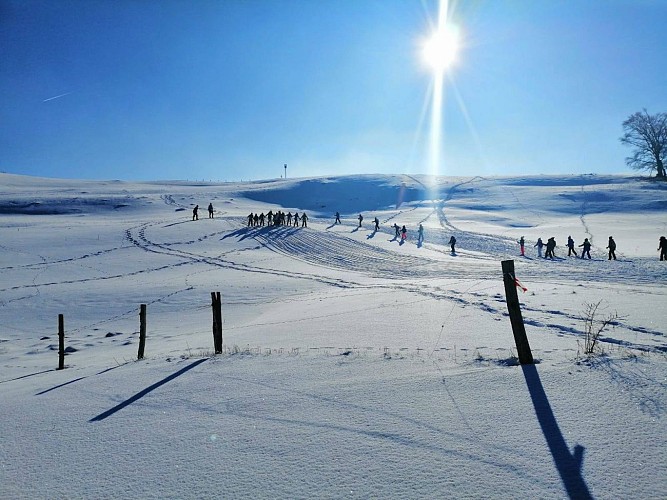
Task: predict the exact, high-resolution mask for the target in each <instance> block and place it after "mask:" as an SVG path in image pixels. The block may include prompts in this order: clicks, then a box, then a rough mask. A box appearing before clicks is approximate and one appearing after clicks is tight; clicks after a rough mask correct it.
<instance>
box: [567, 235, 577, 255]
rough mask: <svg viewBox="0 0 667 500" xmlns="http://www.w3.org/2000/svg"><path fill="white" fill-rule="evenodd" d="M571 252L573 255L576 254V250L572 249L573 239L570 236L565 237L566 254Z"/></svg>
mask: <svg viewBox="0 0 667 500" xmlns="http://www.w3.org/2000/svg"><path fill="white" fill-rule="evenodd" d="M571 254H574V256H575V257H576V256H577V251H576V250H575V249H574V240H573V239H572V236H568V237H567V256H568V257H569V256H570V255H571Z"/></svg>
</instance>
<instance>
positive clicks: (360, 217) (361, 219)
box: [359, 214, 364, 227]
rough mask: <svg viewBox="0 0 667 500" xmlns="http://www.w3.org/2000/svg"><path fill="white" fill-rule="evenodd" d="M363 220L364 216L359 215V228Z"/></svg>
mask: <svg viewBox="0 0 667 500" xmlns="http://www.w3.org/2000/svg"><path fill="white" fill-rule="evenodd" d="M363 220H364V216H363V215H361V214H359V227H361V221H363Z"/></svg>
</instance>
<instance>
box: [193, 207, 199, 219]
mask: <svg viewBox="0 0 667 500" xmlns="http://www.w3.org/2000/svg"><path fill="white" fill-rule="evenodd" d="M198 211H199V205H195V208H193V209H192V220H199V214H198V213H197V212H198Z"/></svg>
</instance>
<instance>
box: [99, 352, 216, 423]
mask: <svg viewBox="0 0 667 500" xmlns="http://www.w3.org/2000/svg"><path fill="white" fill-rule="evenodd" d="M207 359H208V358H203V359H199V360H197V361H195V362H194V363H191V364H189V365H188V366H186V367H185V368H181V369H180V370H178V371H177V372H176V373H172V374H171V375H169V376H168V377H165V378H163V379H162V380H160V381H159V382H156V383H154V384H153V385H151V386H149V387H146V388H145V389H144V390H142V391H139V392H138V393H136V394H135V395H134V396H132V397H131V398H129V399H126V400H125V401H123V402H122V403H120V404H118V405H116V406H114V407H113V408H111V409H110V410H107V411H105V412H103V413H100V414H99V415H97V416H96V417H93V418H91V419H90V420H89V422H99V421H100V420H104V419H105V418H107V417H110V416H111V415H113V414H114V413H116V412H117V411H120V410H122V409H123V408H125V407H126V406H129V405H131V404H132V403H134V402H135V401H137V400H138V399H141V398H143V397H144V396H145V395H146V394H148V393H150V392H152V391H154V390H155V389H157V388H158V387H160V386H162V385H164V384H166V383H167V382H170V381H171V380H173V379H175V378H176V377H180V376H181V375H183V374H184V373H185V372H187V371H189V370H192V369H193V368H194V367H195V366H197V365H200V364H202V363H203V362H204V361H206V360H207Z"/></svg>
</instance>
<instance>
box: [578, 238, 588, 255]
mask: <svg viewBox="0 0 667 500" xmlns="http://www.w3.org/2000/svg"><path fill="white" fill-rule="evenodd" d="M579 246H580V247H584V249H583V250H582V251H581V258H582V259H583V258H584V255H588V258H589V259H590V258H591V242H590V241H588V238H584V242H583V243H582V244H581V245H579Z"/></svg>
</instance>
